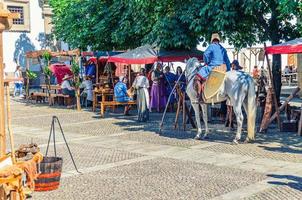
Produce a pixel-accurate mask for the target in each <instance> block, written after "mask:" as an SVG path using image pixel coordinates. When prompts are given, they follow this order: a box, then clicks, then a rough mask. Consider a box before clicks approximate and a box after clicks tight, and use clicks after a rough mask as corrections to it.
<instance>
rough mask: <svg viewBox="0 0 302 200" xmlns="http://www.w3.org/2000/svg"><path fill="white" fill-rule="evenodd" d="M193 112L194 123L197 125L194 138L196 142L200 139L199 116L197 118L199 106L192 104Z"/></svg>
mask: <svg viewBox="0 0 302 200" xmlns="http://www.w3.org/2000/svg"><path fill="white" fill-rule="evenodd" d="M192 106H193V109H194V112H195V117H196V123H197V135H196V136H195V139H196V140H199V139H201V134H202V131H201V123H200V116H199V104H196V103H192Z"/></svg>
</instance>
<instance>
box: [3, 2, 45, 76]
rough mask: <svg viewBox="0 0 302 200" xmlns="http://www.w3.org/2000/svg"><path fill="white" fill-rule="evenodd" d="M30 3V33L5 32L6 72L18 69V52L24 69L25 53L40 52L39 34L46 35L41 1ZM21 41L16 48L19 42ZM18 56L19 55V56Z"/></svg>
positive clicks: (4, 56)
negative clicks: (16, 59)
mask: <svg viewBox="0 0 302 200" xmlns="http://www.w3.org/2000/svg"><path fill="white" fill-rule="evenodd" d="M29 2H30V3H29V4H30V32H24V33H23V32H4V33H3V59H4V63H5V65H6V68H5V71H6V72H13V71H14V70H15V68H16V63H15V62H14V54H15V52H16V50H18V52H20V53H19V56H18V60H19V61H21V62H20V63H18V64H20V65H21V66H22V67H26V62H25V52H26V51H29V50H40V49H41V46H40V42H39V41H38V38H39V34H40V33H44V20H43V18H42V8H40V7H39V1H37V0H36V1H29ZM21 38H22V40H21V43H20V45H19V46H18V48H16V45H17V42H18V41H20V39H21ZM17 55H18V54H17Z"/></svg>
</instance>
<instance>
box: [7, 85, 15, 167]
mask: <svg viewBox="0 0 302 200" xmlns="http://www.w3.org/2000/svg"><path fill="white" fill-rule="evenodd" d="M5 87H6V115H7V129H8V132H9V137H10V144H11V152H12V153H11V157H12V161H13V164H15V163H16V157H15V144H14V135H13V132H12V127H11V124H12V119H11V109H10V94H9V82H7V83H5Z"/></svg>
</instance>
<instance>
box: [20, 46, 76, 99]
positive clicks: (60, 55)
mask: <svg viewBox="0 0 302 200" xmlns="http://www.w3.org/2000/svg"><path fill="white" fill-rule="evenodd" d="M46 54H47V55H49V57H50V58H49V63H47V65H49V66H47V67H49V70H50V72H51V74H52V75H53V76H54V77H55V79H56V81H54V80H49V83H46V80H44V81H45V83H43V84H40V86H39V87H40V88H42V92H35V93H33V94H29V89H28V88H29V80H30V79H29V78H28V77H27V79H26V80H27V81H26V85H27V87H26V88H27V90H26V96H27V99H29V98H33V99H34V100H39V101H44V99H45V98H48V101H49V104H50V105H52V104H53V103H54V102H60V101H61V99H62V102H65V104H67V105H68V104H70V98H69V97H68V95H62V94H58V93H56V92H55V93H52V88H57V87H58V84H60V83H61V82H62V79H63V77H64V76H65V75H66V74H67V75H72V72H71V66H70V65H68V64H66V63H64V62H63V61H65V62H66V61H69V62H71V60H72V58H73V57H79V56H80V50H79V49H75V50H71V51H60V52H52V51H49V50H39V51H30V52H27V53H26V61H27V65H26V70H27V71H30V67H31V65H32V64H33V63H39V65H40V71H41V72H42V71H43V70H44V67H45V66H42V64H41V63H42V59H44V58H43V56H45V55H46ZM54 58H56V59H54ZM53 60H55V61H53ZM60 60H61V61H62V62H59V61H60ZM34 61H36V62H34ZM52 62H54V63H52ZM43 77H44V78H45V74H44V75H43ZM45 85H46V86H47V88H46V90H45V88H43V86H45ZM43 91H44V92H43Z"/></svg>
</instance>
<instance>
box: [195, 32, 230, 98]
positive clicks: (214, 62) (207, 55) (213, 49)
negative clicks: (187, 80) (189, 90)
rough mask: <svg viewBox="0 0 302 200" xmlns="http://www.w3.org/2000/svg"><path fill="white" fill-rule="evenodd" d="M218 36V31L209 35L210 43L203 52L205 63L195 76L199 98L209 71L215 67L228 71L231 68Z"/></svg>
mask: <svg viewBox="0 0 302 200" xmlns="http://www.w3.org/2000/svg"><path fill="white" fill-rule="evenodd" d="M219 42H220V37H219V34H218V33H213V34H212V37H211V44H210V45H209V46H208V48H207V49H206V50H205V52H204V54H203V60H204V63H205V65H204V66H203V67H201V69H200V70H199V71H198V73H197V76H196V79H195V80H196V81H195V82H196V89H197V94H198V97H199V99H200V100H201V96H202V95H201V94H202V90H203V85H204V83H205V81H206V80H207V78H208V77H209V75H210V73H211V71H212V70H213V69H214V68H217V69H218V70H220V71H224V72H225V71H229V70H230V69H231V64H230V60H229V58H228V54H227V51H226V49H225V48H224V47H223V46H222V45H221V44H220V43H219Z"/></svg>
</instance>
